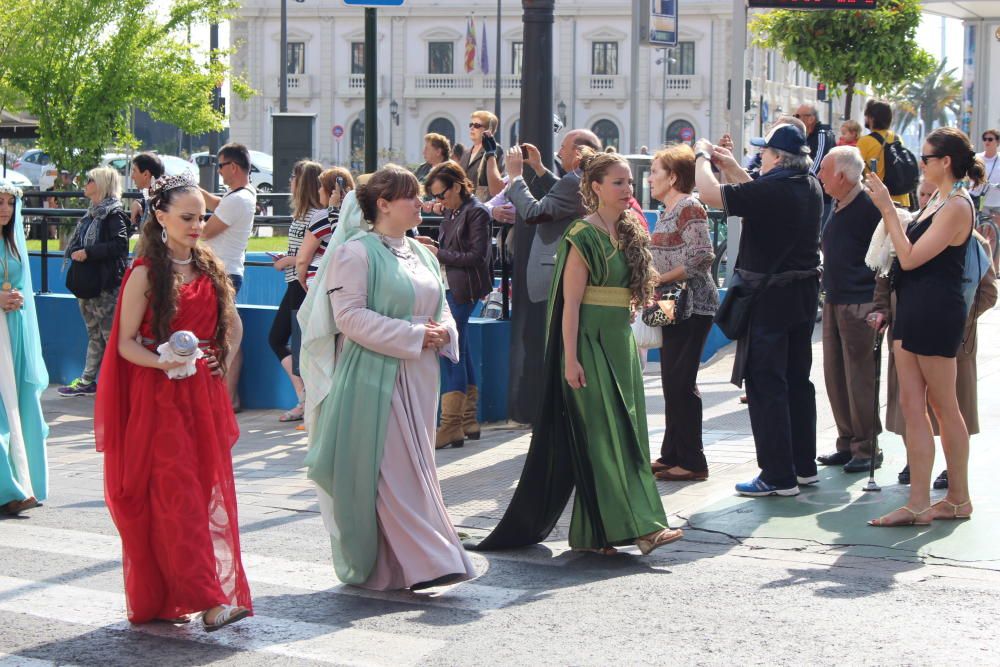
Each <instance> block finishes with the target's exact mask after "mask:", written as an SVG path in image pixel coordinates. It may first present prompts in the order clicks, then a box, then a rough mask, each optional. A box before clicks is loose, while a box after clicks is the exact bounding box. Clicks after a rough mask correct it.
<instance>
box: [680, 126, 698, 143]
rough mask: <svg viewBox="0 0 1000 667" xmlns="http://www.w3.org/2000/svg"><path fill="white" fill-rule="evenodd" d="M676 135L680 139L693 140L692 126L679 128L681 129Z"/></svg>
mask: <svg viewBox="0 0 1000 667" xmlns="http://www.w3.org/2000/svg"><path fill="white" fill-rule="evenodd" d="M677 137H678V138H679V139H680V140H681V141H694V128H693V127H689V126H685V127H682V128H681V131H680V132H678V133H677Z"/></svg>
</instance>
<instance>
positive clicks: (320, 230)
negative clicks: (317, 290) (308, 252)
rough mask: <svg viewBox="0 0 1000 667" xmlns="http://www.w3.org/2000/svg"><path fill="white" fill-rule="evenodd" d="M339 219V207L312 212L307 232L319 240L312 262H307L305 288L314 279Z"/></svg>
mask: <svg viewBox="0 0 1000 667" xmlns="http://www.w3.org/2000/svg"><path fill="white" fill-rule="evenodd" d="M339 217H340V207H338V206H331V207H330V208H329V209H325V210H324V209H321V208H318V209H316V210H315V211H313V216H312V218H311V219H310V221H309V231H310V232H312V234H313V236H315V237H316V238H317V239H319V248H317V249H316V254H315V255H313V258H312V261H310V262H309V268H308V269H307V270H306V286H310V285H312V281H313V279H314V278H315V277H316V271H317V270H318V269H319V261H320V260H321V259H323V255H324V254H325V253H326V246H327V245H329V243H330V237H331V236H332V235H333V230H334V229H335V228H336V227H337V219H338V218H339Z"/></svg>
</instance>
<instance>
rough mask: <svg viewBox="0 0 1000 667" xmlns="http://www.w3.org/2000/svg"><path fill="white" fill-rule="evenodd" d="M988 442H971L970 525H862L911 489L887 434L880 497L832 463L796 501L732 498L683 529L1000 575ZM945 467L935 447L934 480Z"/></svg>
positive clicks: (898, 449) (996, 460) (899, 446)
mask: <svg viewBox="0 0 1000 667" xmlns="http://www.w3.org/2000/svg"><path fill="white" fill-rule="evenodd" d="M981 400H982V394H981ZM990 402H992V401H990ZM994 432H995V431H994ZM990 440H991V438H990V437H989V436H988V435H978V436H974V437H973V438H972V452H971V456H970V486H971V489H972V498H973V502H974V505H975V511H974V513H973V519H971V520H969V521H935V522H934V523H933V524H932V525H930V526H918V527H899V528H874V527H871V526H868V525H867V523H866V522H867V521H868V520H869V519H873V518H875V517H877V516H880V515H882V514H885V513H887V512H889V511H891V510H893V509H895V508H897V507H900V506H902V505H905V504H906V502H907V494H908V488H909V487H906V486H902V485H900V484H898V483H897V481H896V473H898V472H899V470H901V469H902V467H903V465H904V464H905V462H906V454H905V451H904V448H903V442H902V439H901V438H900V437H899V436H896V435H893V434H891V433H885V434H883V435H882V436H880V438H879V441H880V445H881V446H882V447H883V448H884V451H885V453H886V461H885V464H884V465H883V467H882V468H881V469H880V470H878V471H876V473H875V479H876V482H877V483H878V484H879V485H880V486H881V487H882V491H881V492H865V491H863V489H864V487H865V485H866V483H867V481H868V475H867V474H863V475H861V474H851V475H848V474H845V473H844V472H843V471H842V470H841V469H840V467H837V466H835V467H832V468H823V467H821V468H820V483H819V484H818V485H815V486H811V487H802V493H800V494H799V495H798V496H795V497H792V498H780V497H776V496H774V497H767V498H742V497H739V496H736V495H735V494H734V495H733V496H732V497H728V498H725V499H723V500H721V501H718V502H715V503H714V504H711V505H708V506H707V507H704V508H702V509H699V510H698V511H696V512H695V513H693V514H692V515H690V516H689V517H688V525H689V527H690V528H692V529H694V531H693V532H692V533H691V534H690V535H691V537H695V536H696V535H698V533H699V532H700V531H709V532H714V533H721V534H724V535H729V536H732V537H734V538H738V539H741V540H742V539H746V538H766V539H769V540H787V541H788V545H789V546H793V545H795V546H797V547H807V546H810V545H812V546H819V547H822V546H823V545H830V546H832V547H833V549H831V550H835V551H836V552H837V553H838V554H843V555H850V556H868V557H884V558H896V559H902V560H912V561H919V560H924V559H928V558H930V559H945V560H947V561H956V562H961V563H963V564H966V565H974V566H976V567H982V568H987V569H993V570H1000V531H998V529H997V524H996V519H997V518H998V515H1000V490H998V488H997V484H996V479H997V478H996V471H997V470H998V469H1000V468H998V466H1000V451H998V450H997V448H996V447H994V446H992V443H991V442H990ZM944 467H945V466H944V457H943V455H942V454H941V450H940V445H939V446H938V452H937V458H936V459H935V464H934V475H935V476H937V473H938V472H940V471H941V470H942V469H943V468H944ZM944 493H945V492H944V491H934V492H933V494H932V500H933V501H936V500H938V499H940V498H942V497H944ZM793 548H794V547H793Z"/></svg>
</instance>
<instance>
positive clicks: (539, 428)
mask: <svg viewBox="0 0 1000 667" xmlns="http://www.w3.org/2000/svg"><path fill="white" fill-rule="evenodd" d="M584 151H585V154H584V156H583V158H582V159H581V162H580V165H581V168H582V169H583V178H582V179H581V182H580V190H581V195H582V197H583V199H584V202H585V204H586V206H587V210H588V211H590V215H588V216H587V217H586V218H584V219H583V220H577V221H576V222H574V223H573V224H572V225H571V226H570V228H569V229H568V230H567V231H566V234H565V235H564V236H563V239H562V241H561V242H560V245H559V252H558V255H557V257H556V270H555V277H554V279H553V283H552V289H551V291H550V294H549V309H548V336H547V340H546V348H545V386H544V390H543V405H542V410H541V416H540V417H539V419H538V422H537V424H536V425H535V427H534V431H533V432H532V437H531V447H530V448H529V450H528V456H527V459H526V461H525V465H524V470H523V472H522V473H521V480H520V482H519V483H518V486H517V491H516V492H515V493H514V498H513V499H512V500H511V504H510V506H509V507H508V508H507V511H506V513H505V514H504V517H503V519H502V520H501V521H500V524H499V525H498V526H497V527H496V529H495V530H494V531H493V532H492V533H491V534H490V535H489V536H488V537H487V538H486V539H485V540H483V541H482V542H481V543H480V544H479V545H477V547H476V548H477V549H480V550H491V549H508V548H513V547H520V546H526V545H529V544H535V543H538V542H541V541H542V540H544V539H545V538H546V537H547V536H548V534H549V533H550V532H551V531H552V528H553V527H554V526H555V524H556V521H558V520H559V517H560V515H561V514H562V512H563V510H564V509H565V507H566V503H567V501H568V500H569V497H570V493H571V492H572V491H573V490H574V488H575V490H576V496H575V501H574V504H573V517H572V520H571V522H570V531H569V544H570V547H572V548H573V549H574V550H578V551H592V552H596V553H600V554H603V555H610V554H613V553H616V549H615V547H616V546H622V545H631V544H634V545H636V546H637V547H639V550H640V551H641V552H642V553H643V554H648V553H649V552H651V551H653V550H654V549H656V548H657V547H660V546H663V545H664V544H669V543H670V542H673V541H675V540H678V539H680V538H681V537H682V536H683V533H682V532H681V531H680V530H671V529H670V528H669V527H668V526H667V518H666V515H665V514H664V511H663V505H662V503H661V502H660V496H659V494H658V493H657V490H656V484H655V482H654V480H653V474H652V473H651V472H650V469H649V464H648V462H647V458H648V456H649V435H648V432H647V429H646V403H645V393H644V391H643V383H642V370H641V368H640V365H639V354H638V350H637V349H636V345H635V339H634V338H633V336H632V330H631V327H630V321H631V310H632V308H633V307H634V306H637V305H641V304H645V303H647V302H648V301H649V300H650V299H651V296H652V273H651V265H652V256H651V255H650V251H649V232H648V231H647V228H646V225H645V224H644V223H643V222H642V221H640V220H639V219H638V218H637V217H636V216H635V215H634V214H633V213H632V212H631V211H630V210H629V201H630V200H631V197H632V173H631V171H630V170H629V166H628V163H627V162H626V161H625V159H624V158H622V157H621V156H620V155H617V154H613V153H612V154H609V153H594V152H593V151H590V150H589V149H584Z"/></svg>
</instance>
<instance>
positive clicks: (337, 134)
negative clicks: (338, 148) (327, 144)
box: [333, 125, 344, 139]
mask: <svg viewBox="0 0 1000 667" xmlns="http://www.w3.org/2000/svg"><path fill="white" fill-rule="evenodd" d="M343 136H344V126H343V125H334V126H333V138H334V139H340V138H341V137H343Z"/></svg>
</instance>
